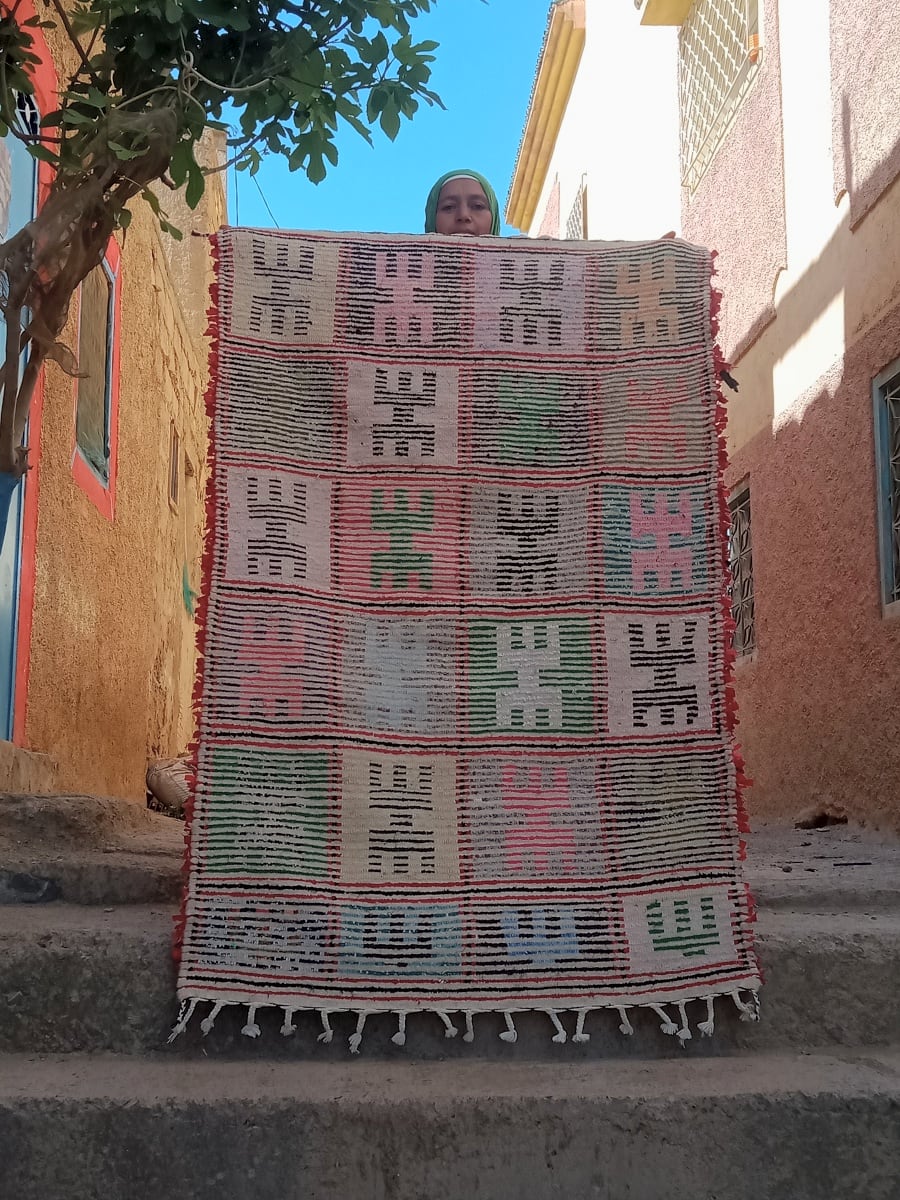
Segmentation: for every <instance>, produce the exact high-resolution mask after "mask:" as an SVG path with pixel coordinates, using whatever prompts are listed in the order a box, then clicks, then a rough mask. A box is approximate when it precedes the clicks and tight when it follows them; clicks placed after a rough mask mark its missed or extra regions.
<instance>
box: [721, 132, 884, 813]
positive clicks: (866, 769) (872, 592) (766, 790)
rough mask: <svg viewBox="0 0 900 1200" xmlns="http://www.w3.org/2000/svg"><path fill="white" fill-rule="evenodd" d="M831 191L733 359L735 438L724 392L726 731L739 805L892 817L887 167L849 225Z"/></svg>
mask: <svg viewBox="0 0 900 1200" xmlns="http://www.w3.org/2000/svg"><path fill="white" fill-rule="evenodd" d="M898 145H900V144H898ZM897 151H898V146H896V145H895V147H894V150H893V151H892V155H894V154H896V153H897ZM889 157H891V156H889ZM843 203H844V204H845V207H846V212H845V216H844V220H843V221H842V222H841V224H840V226H839V228H838V229H837V230H836V231H835V233H834V235H833V237H832V238H831V240H830V241H829V243H828V244H827V246H826V247H825V249H824V250H823V252H822V254H821V255H820V256H819V258H818V259H817V260H816V262H815V263H813V264H812V265H811V266H810V268H809V270H808V271H807V272H806V273H805V274H804V275H803V277H802V278H801V279H799V280H798V281H797V283H796V284H795V285H794V286H793V287H792V288H791V290H790V291H789V292H787V293H786V294H785V295H784V296H783V297H782V299H781V301H780V302H779V306H778V316H777V318H776V320H775V321H774V322H773V323H772V324H770V325H769V326H768V328H767V329H766V330H765V331H764V333H763V334H762V335H761V336H760V337H759V339H758V340H757V341H756V343H755V344H754V345H753V347H752V348H750V349H748V350H747V351H746V352H745V357H744V359H743V361H742V364H741V365H738V366H736V367H735V368H734V370H735V373H736V375H737V376H738V377H739V379H740V381H741V384H742V398H747V399H749V398H750V397H752V398H753V400H754V405H753V408H754V410H755V414H756V415H755V416H754V419H753V422H752V424H753V427H754V432H753V435H752V436H749V437H747V438H745V437H741V436H739V435H738V436H736V437H735V436H734V430H735V429H738V430H740V427H741V425H742V421H743V414H742V413H741V410H740V405H741V400H740V399H737V398H735V399H734V400H733V401H732V408H733V410H734V413H733V420H732V419H731V418H730V425H731V426H732V427H733V428H732V431H731V436H730V440H732V441H733V442H736V443H737V444H738V445H739V446H740V448H739V449H737V450H735V451H733V461H732V465H731V467H730V470H729V474H728V483H729V485H730V486H733V485H734V484H736V483H737V482H739V481H740V480H743V479H744V478H749V481H750V489H751V508H752V522H753V526H752V539H753V577H754V592H755V596H756V634H757V646H758V649H757V652H756V654H755V656H754V658H753V660H749V659H748V660H746V661H744V662H742V663H739V665H738V672H737V688H738V699H739V703H740V711H741V725H740V731H739V740H740V741H741V743H742V746H743V748H744V752H745V755H746V758H747V761H748V766H749V771H750V774H751V776H752V777H753V778H754V780H755V787H754V788H753V789H752V790H751V792H750V794H749V796H748V802H749V805H750V808H751V811H753V812H756V813H760V814H766V815H775V814H777V815H779V816H782V817H787V816H796V815H797V814H798V813H800V812H801V811H803V810H805V809H808V808H811V807H816V808H819V809H832V810H840V809H843V810H845V811H846V813H847V814H848V815H849V816H850V818H851V819H854V820H858V821H861V822H865V823H869V824H874V825H879V826H882V827H886V828H894V829H897V830H898V831H900V804H898V800H897V791H896V780H897V778H898V777H900V736H898V735H900V718H898V716H897V696H898V695H900V619H898V618H892V617H885V616H884V615H883V612H882V596H881V565H880V561H879V545H878V520H877V500H876V496H877V489H876V472H875V433H874V428H873V416H872V381H873V379H874V378H875V377H876V376H877V375H878V374H879V373H880V372H881V371H882V370H883V369H884V368H885V366H887V365H888V364H889V363H891V362H892V361H893V360H894V359H896V358H897V357H900V233H898V232H897V231H898V230H900V180H897V179H895V180H894V181H893V182H892V183H891V184H890V185H889V187H888V189H887V190H886V191H884V192H883V193H882V195H881V197H880V202H879V204H878V205H877V206H876V207H874V208H872V209H870V211H869V213H868V216H867V218H866V219H865V221H861V222H860V223H859V224H858V225H857V227H856V230H855V231H853V230H852V229H851V211H852V209H851V205H849V204H847V202H846V200H844V201H843ZM876 276H878V277H879V278H880V285H879V286H877V287H873V279H875V277H876ZM879 297H880V299H879ZM838 315H839V316H840V318H841V320H840V324H839V325H838V326H835V325H834V323H833V322H834V320H835V318H837V317H838ZM829 329H834V330H835V332H836V334H837V336H838V337H840V336H841V334H842V337H843V345H842V346H833V349H832V351H831V353H830V354H829V347H828V344H827V341H822V343H821V346H820V347H819V346H816V347H810V346H807V348H806V354H807V358H806V362H807V364H808V363H809V361H810V359H809V357H808V355H809V354H810V353H815V352H817V351H818V350H819V349H820V350H821V354H820V358H819V360H818V361H820V362H821V363H822V365H823V368H824V367H825V366H826V365H827V364H828V362H829V359H834V361H833V362H832V365H831V366H830V367H829V368H828V369H827V370H824V371H823V373H822V375H821V377H820V378H819V379H818V380H817V382H816V383H815V385H814V386H813V388H811V389H810V390H809V391H807V392H806V393H802V392H801V393H798V394H796V395H795V396H794V397H793V399H794V403H793V404H791V405H790V406H789V407H787V408H784V407H783V411H781V412H776V407H775V398H776V382H777V391H778V393H779V395H780V396H782V397H783V396H784V395H785V385H786V384H787V383H789V381H790V378H791V376H790V363H791V356H792V354H795V353H796V352H797V348H798V346H800V345H801V343H803V341H804V339H809V338H810V337H811V336H816V332H817V330H818V336H819V337H820V338H822V337H824V336H825V335H826V334H827V333H828V331H829ZM842 351H843V353H841V352H842ZM743 363H746V365H747V371H746V375H745V374H742V365H743ZM779 372H782V374H781V376H780V377H779V376H778V373H779ZM785 372H786V373H785ZM799 377H800V374H799V372H798V378H799ZM757 389H758V391H759V393H761V394H757V395H754V392H755V391H756V390H757ZM788 394H790V393H788Z"/></svg>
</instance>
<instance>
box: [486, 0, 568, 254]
mask: <svg viewBox="0 0 900 1200" xmlns="http://www.w3.org/2000/svg"><path fill="white" fill-rule="evenodd" d="M584 42H585V0H554V3H553V4H552V6H551V8H550V12H549V15H548V18H547V29H546V31H545V33H544V42H543V45H542V46H541V53H540V57H539V58H538V63H537V69H536V71H535V76H534V83H533V85H532V89H531V96H530V98H529V101H528V111H527V113H526V116H525V129H524V132H523V134H522V140H521V142H520V143H519V151H518V154H517V155H516V163H515V166H514V167H513V177H512V182H511V184H510V187H509V195H508V197H507V200H506V213H505V216H506V221H507V223H508V224H510V225H512V226H513V228H515V229H518V230H519V231H520V232H522V233H527V231H528V228H529V226H530V225H531V223H532V221H533V220H534V214H535V211H536V209H537V205H538V201H539V200H540V198H541V192H542V191H543V188H544V183H545V182H546V179H547V171H548V168H549V166H550V158H551V156H552V154H553V150H554V147H555V146H556V139H557V138H558V137H559V131H560V127H561V126H562V122H563V117H564V116H565V112H566V106H567V104H568V102H569V97H570V95H571V94H572V86H573V84H574V82H575V76H576V74H577V72H578V66H579V63H580V62H581V55H582V52H583V51H584Z"/></svg>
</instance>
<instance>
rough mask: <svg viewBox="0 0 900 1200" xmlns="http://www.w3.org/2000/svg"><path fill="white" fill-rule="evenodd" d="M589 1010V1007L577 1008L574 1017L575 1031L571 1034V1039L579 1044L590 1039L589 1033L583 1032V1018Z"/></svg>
mask: <svg viewBox="0 0 900 1200" xmlns="http://www.w3.org/2000/svg"><path fill="white" fill-rule="evenodd" d="M590 1011H591V1010H590V1009H589V1008H579V1010H578V1015H577V1017H576V1019H575V1032H574V1033H573V1034H572V1041H573V1042H576V1043H578V1044H579V1045H580V1044H581V1043H582V1042H589V1041H590V1040H591V1035H590V1034H589V1033H585V1032H584V1019H585V1017H586V1016H587V1015H588V1013H589V1012H590Z"/></svg>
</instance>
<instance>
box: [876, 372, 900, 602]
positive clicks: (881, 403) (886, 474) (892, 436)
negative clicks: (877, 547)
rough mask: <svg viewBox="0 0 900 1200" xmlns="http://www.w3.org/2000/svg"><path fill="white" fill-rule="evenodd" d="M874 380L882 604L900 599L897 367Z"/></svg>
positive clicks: (899, 383) (899, 379) (899, 392)
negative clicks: (885, 375) (888, 373)
mask: <svg viewBox="0 0 900 1200" xmlns="http://www.w3.org/2000/svg"><path fill="white" fill-rule="evenodd" d="M893 370H894V374H892V375H889V376H888V378H886V379H884V377H883V376H882V377H881V378H882V379H883V380H884V382H881V381H880V380H876V385H875V405H876V414H875V415H876V430H877V435H878V494H879V509H880V514H879V515H880V524H881V550H882V553H881V560H882V577H883V594H884V602H885V604H894V603H896V602H898V601H900V370H897V367H896V365H895V367H894V368H893Z"/></svg>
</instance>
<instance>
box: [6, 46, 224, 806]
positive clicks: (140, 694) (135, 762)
mask: <svg viewBox="0 0 900 1200" xmlns="http://www.w3.org/2000/svg"><path fill="white" fill-rule="evenodd" d="M48 32H49V34H50V49H51V52H52V54H53V57H54V60H55V62H56V64H57V66H58V67H59V66H62V67H64V66H65V65H66V64H67V63H68V62H70V61H71V56H70V53H69V51H70V48H69V47H67V46H66V45H65V43H64V42H63V41H62V40H61V39H59V38H56V39H55V40H54V39H53V37H52V31H48ZM221 179H222V176H221V175H218V176H213V177H212V180H211V183H210V187H209V190H208V194H207V197H206V199H205V201H204V203H203V205H202V206H201V208H200V209H199V210H197V211H196V212H195V213H186V212H179V213H178V217H179V219H180V220H181V219H184V221H186V222H187V224H185V225H184V226H183V227H184V231H185V233H186V234H187V235H188V236H186V238H185V241H184V243H181V244H180V246H173V245H169V246H167V245H166V244H165V243H164V241H163V235H161V234H160V232H159V229H158V227H157V226H156V223H155V221H154V219H153V218H152V214H151V213H150V211H149V209H148V208H147V206H146V205H144V204H141V203H140V202H138V203H136V205H135V210H134V219H133V221H132V224H131V227H130V228H129V230H128V234H127V237H126V238H124V239H122V240H121V251H122V252H121V268H120V286H121V334H120V343H119V350H120V354H119V370H120V374H119V406H118V425H117V444H118V465H117V477H116V482H115V506H114V515H113V518H112V520H110V519H109V517H108V516H107V515H104V514H102V513H101V512H100V511H98V508H97V507H96V506H95V504H94V503H92V502H91V500H90V499H89V497H88V496H87V495H86V493H85V491H84V490H83V489H82V487H80V486H79V484H78V482H77V480H76V478H75V475H74V473H73V468H72V463H73V452H74V444H75V443H74V437H75V392H76V388H75V381H74V380H72V379H70V378H69V377H67V376H66V375H64V374H63V373H62V372H61V371H60V370H59V368H58V367H57V366H56V365H55V364H52V363H51V364H49V366H48V367H47V369H46V379H45V388H44V401H43V413H42V419H41V429H40V436H41V454H40V464H39V476H38V478H39V489H40V490H39V501H38V517H37V538H36V545H35V548H34V549H35V560H36V561H35V581H34V583H35V587H34V607H33V614H32V616H33V620H32V629H31V642H30V655H29V676H30V677H29V684H28V692H27V701H26V712H25V725H24V739H23V740H24V742H25V745H26V746H27V747H28V748H29V749H32V750H38V751H42V752H45V753H48V754H50V755H52V756H53V757H54V758H55V759H56V760H57V763H58V777H57V787H58V789H59V790H60V791H63V792H66V791H71V792H76V791H78V792H92V793H96V794H103V795H115V796H121V797H126V798H130V799H136V800H137V799H141V798H142V797H143V794H144V774H145V771H146V764H147V760H148V758H152V757H157V756H168V755H173V754H176V753H179V752H180V751H182V750H183V749H184V748H185V746H186V744H187V742H188V741H189V739H190V735H191V730H192V714H191V705H190V696H191V687H192V680H193V668H194V625H193V621H192V620H191V618H190V617H189V615H188V614H187V612H186V610H185V607H184V604H183V599H182V570H183V566H184V564H185V562H186V563H187V565H188V569H189V573H190V577H191V581H192V584H193V586H194V587H195V588H196V587H197V586H198V583H199V558H200V539H201V522H202V512H203V508H202V503H201V499H200V497H201V496H202V488H203V484H204V460H205V448H206V426H207V422H206V416H205V409H204V404H203V395H204V391H205V386H206V356H207V347H206V344H205V339H204V337H203V336H202V329H203V327H204V326H203V312H204V311H205V308H206V303H207V294H208V286H209V282H210V263H209V259H208V256H207V254H206V252H205V246H206V243H205V242H203V241H201V240H200V239H197V238H191V237H190V236H189V235H190V233H191V232H192V231H197V232H203V233H208V232H211V231H212V230H214V229H216V228H217V227H218V226H219V225H220V224H221V223H222V222H223V221H224V219H225V199H224V193H223V189H222V183H221ZM164 203H165V197H164ZM176 279H177V286H176V282H175V281H176ZM77 320H78V306H77V303H76V304H74V305H73V311H72V313H71V316H70V321H69V327H68V329H67V331H66V333H65V335H64V340H65V341H66V342H67V344H69V345H71V346H75V345H76V344H77ZM173 424H174V426H175V428H176V429H177V430H178V433H179V436H180V440H181V445H182V450H183V456H185V455H186V458H187V460H189V462H190V464H191V467H192V468H193V474H192V475H187V474H186V473H185V459H184V457H182V462H181V466H180V487H181V497H180V501H179V504H178V506H177V508H173V507H172V506H171V505H170V503H169V498H168V479H169V447H170V433H171V428H172V426H173ZM20 702H21V700H20Z"/></svg>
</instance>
